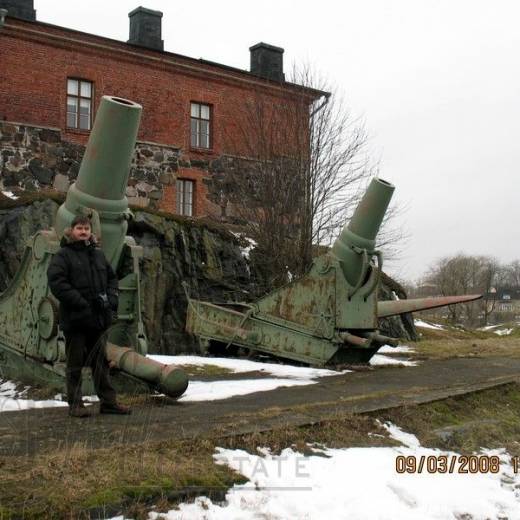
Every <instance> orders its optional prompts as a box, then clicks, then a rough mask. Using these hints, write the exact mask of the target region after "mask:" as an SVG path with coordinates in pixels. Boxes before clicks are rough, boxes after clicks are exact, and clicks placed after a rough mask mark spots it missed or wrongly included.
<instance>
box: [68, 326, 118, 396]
mask: <svg viewBox="0 0 520 520" xmlns="http://www.w3.org/2000/svg"><path fill="white" fill-rule="evenodd" d="M65 353H66V356H67V364H66V373H67V401H68V403H69V406H73V405H77V404H79V403H80V402H81V369H82V367H84V366H89V367H90V368H91V369H92V379H93V381H94V388H95V390H96V394H97V396H98V397H99V400H100V401H101V402H102V403H108V404H112V403H115V402H116V392H115V390H114V388H113V386H112V384H111V383H110V376H109V372H108V361H107V359H106V357H105V341H104V338H103V333H102V332H100V331H95V330H94V331H90V330H89V331H71V332H65Z"/></svg>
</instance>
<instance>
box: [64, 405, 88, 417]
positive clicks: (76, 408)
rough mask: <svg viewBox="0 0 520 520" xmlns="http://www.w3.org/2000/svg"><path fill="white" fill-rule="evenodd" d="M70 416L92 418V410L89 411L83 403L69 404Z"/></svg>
mask: <svg viewBox="0 0 520 520" xmlns="http://www.w3.org/2000/svg"><path fill="white" fill-rule="evenodd" d="M69 415H70V416H71V417H90V410H87V408H85V405H84V404H83V403H82V402H80V403H77V404H69Z"/></svg>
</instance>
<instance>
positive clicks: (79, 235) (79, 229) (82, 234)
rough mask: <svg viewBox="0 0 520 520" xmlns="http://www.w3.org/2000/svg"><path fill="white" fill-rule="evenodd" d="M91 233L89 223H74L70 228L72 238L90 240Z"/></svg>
mask: <svg viewBox="0 0 520 520" xmlns="http://www.w3.org/2000/svg"><path fill="white" fill-rule="evenodd" d="M91 235H92V231H91V229H90V224H76V225H75V226H74V227H73V228H72V240H90V236H91Z"/></svg>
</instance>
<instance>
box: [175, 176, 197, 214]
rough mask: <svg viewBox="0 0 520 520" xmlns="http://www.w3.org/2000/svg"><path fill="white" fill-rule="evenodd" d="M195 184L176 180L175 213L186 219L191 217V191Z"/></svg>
mask: <svg viewBox="0 0 520 520" xmlns="http://www.w3.org/2000/svg"><path fill="white" fill-rule="evenodd" d="M194 187H195V182H193V181H188V180H186V179H177V212H178V213H179V215H185V216H187V217H192V216H193V191H194Z"/></svg>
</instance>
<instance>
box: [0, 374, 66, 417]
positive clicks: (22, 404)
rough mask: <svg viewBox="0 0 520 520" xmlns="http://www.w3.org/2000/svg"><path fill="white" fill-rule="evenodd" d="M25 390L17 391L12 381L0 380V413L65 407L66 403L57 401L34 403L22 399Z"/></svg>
mask: <svg viewBox="0 0 520 520" xmlns="http://www.w3.org/2000/svg"><path fill="white" fill-rule="evenodd" d="M26 392H27V388H25V389H24V390H22V391H18V390H17V388H16V385H15V384H14V383H13V382H12V381H2V380H0V412H7V411H17V410H28V409H30V408H52V407H55V406H67V403H65V402H63V401H59V400H57V399H46V400H40V401H35V400H33V399H24V398H23V395H24V394H25V393H26Z"/></svg>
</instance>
